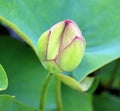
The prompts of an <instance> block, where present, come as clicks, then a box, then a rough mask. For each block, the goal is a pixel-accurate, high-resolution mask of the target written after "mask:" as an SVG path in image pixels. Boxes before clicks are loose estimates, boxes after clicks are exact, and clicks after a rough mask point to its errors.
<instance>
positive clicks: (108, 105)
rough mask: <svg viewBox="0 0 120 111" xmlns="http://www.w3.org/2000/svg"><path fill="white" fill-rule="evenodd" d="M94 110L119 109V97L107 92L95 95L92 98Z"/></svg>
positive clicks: (114, 110)
mask: <svg viewBox="0 0 120 111" xmlns="http://www.w3.org/2000/svg"><path fill="white" fill-rule="evenodd" d="M93 103H94V111H119V110H120V98H118V97H116V96H113V95H111V94H109V93H106V92H105V93H103V94H101V95H95V96H94V99H93Z"/></svg>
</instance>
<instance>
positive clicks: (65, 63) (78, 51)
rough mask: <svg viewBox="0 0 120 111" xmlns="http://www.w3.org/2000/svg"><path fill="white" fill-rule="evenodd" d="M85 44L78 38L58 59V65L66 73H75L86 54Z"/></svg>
mask: <svg viewBox="0 0 120 111" xmlns="http://www.w3.org/2000/svg"><path fill="white" fill-rule="evenodd" d="M84 49H85V48H84V43H83V42H82V41H81V39H80V38H79V37H76V38H75V39H74V40H73V41H72V42H71V43H70V44H69V45H68V47H66V48H65V49H64V50H63V51H62V52H61V53H60V55H58V57H57V58H56V61H57V63H58V64H60V66H61V68H62V69H63V70H64V71H66V72H71V71H73V70H74V69H75V68H76V67H77V66H78V65H79V64H80V61H81V59H82V57H83V54H84Z"/></svg>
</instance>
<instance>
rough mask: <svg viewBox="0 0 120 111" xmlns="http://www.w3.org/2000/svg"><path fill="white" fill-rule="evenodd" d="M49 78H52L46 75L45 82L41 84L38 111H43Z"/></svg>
mask: <svg viewBox="0 0 120 111" xmlns="http://www.w3.org/2000/svg"><path fill="white" fill-rule="evenodd" d="M51 76H52V74H51V73H48V75H47V77H46V80H45V83H44V84H43V88H42V92H41V98H40V105H39V109H40V111H44V109H45V102H46V94H47V89H48V85H49V82H50V79H51Z"/></svg>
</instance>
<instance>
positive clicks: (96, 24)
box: [0, 0, 120, 80]
mask: <svg viewBox="0 0 120 111" xmlns="http://www.w3.org/2000/svg"><path fill="white" fill-rule="evenodd" d="M119 6H120V1H117V2H116V1H115V0H97V1H96V0H90V1H88V0H60V1H58V0H54V2H53V1H52V0H49V1H47V0H9V1H8V0H0V16H1V17H0V20H1V22H2V23H3V24H5V25H7V26H9V27H11V28H12V29H13V30H15V31H16V32H17V33H18V34H19V35H20V37H22V38H23V39H24V40H25V41H26V42H28V43H29V44H30V45H31V46H32V47H33V48H34V50H35V51H36V52H37V41H38V38H39V36H40V35H41V34H42V33H43V32H44V31H46V30H47V29H48V28H50V27H51V26H52V25H53V24H55V23H56V22H58V21H61V20H63V19H73V20H74V21H75V22H77V24H78V25H79V27H80V28H81V30H82V33H83V35H84V37H85V39H86V42H87V47H86V52H85V56H84V58H83V61H82V63H81V64H80V65H79V67H78V68H77V69H76V70H75V71H74V72H73V76H74V77H75V78H76V79H77V80H80V79H82V78H83V77H85V76H86V75H88V74H89V73H90V72H92V71H94V70H96V69H98V68H100V67H101V66H103V65H105V64H107V63H109V62H111V61H113V60H114V59H116V58H119V57H120V45H119V41H120V32H119V30H120V22H119V20H120V14H119V10H120V7H119Z"/></svg>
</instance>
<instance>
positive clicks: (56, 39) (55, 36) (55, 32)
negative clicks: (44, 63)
mask: <svg viewBox="0 0 120 111" xmlns="http://www.w3.org/2000/svg"><path fill="white" fill-rule="evenodd" d="M64 27H65V24H64V22H60V23H58V24H56V25H54V26H53V27H52V28H51V34H50V38H49V42H48V54H47V59H48V60H51V59H54V58H55V57H56V56H57V55H58V51H59V46H60V39H61V36H62V33H63V30H64Z"/></svg>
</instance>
